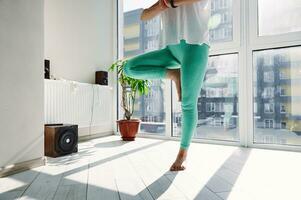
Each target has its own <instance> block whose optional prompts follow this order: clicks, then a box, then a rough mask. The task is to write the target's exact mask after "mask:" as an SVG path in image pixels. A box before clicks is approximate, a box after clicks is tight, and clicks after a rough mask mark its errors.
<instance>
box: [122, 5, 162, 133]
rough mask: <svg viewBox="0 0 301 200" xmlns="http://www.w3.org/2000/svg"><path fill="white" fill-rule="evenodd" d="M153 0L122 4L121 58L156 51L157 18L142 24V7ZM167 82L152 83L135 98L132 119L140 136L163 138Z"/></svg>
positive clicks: (155, 81)
mask: <svg viewBox="0 0 301 200" xmlns="http://www.w3.org/2000/svg"><path fill="white" fill-rule="evenodd" d="M154 2H156V1H153V0H148V1H141V0H125V1H124V2H123V5H124V7H123V11H124V15H123V25H124V27H123V44H124V45H123V55H124V56H123V57H124V58H131V57H133V56H136V55H139V54H142V53H145V52H148V51H151V50H155V49H158V48H159V46H158V44H159V41H158V39H159V38H158V37H159V30H160V29H159V28H160V21H159V17H156V18H153V19H152V20H149V21H146V22H143V21H141V20H140V15H141V12H142V11H143V8H146V7H148V6H150V5H152V3H154ZM165 84H166V80H151V85H150V90H149V93H148V94H147V95H143V96H137V98H136V100H135V110H134V113H133V117H134V118H139V119H141V121H142V123H141V125H140V133H141V134H155V135H165V133H166V100H165V97H166V95H165V93H166V91H165Z"/></svg>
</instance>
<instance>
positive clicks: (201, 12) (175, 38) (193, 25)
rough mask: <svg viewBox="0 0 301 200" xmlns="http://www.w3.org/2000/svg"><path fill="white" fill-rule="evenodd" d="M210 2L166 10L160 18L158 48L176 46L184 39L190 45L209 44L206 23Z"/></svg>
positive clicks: (203, 1) (201, 0)
mask: <svg viewBox="0 0 301 200" xmlns="http://www.w3.org/2000/svg"><path fill="white" fill-rule="evenodd" d="M210 15H211V0H200V1H199V2H195V3H192V4H185V5H181V6H178V7H177V8H168V9H166V10H165V11H163V12H162V13H160V16H161V20H160V21H161V30H160V31H161V32H160V36H159V37H160V46H161V47H165V46H166V45H168V44H177V43H179V42H180V40H181V39H185V40H186V42H187V43H190V44H202V43H206V44H207V45H208V46H209V47H210V43H209V28H208V22H209V18H210Z"/></svg>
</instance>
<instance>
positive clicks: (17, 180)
mask: <svg viewBox="0 0 301 200" xmlns="http://www.w3.org/2000/svg"><path fill="white" fill-rule="evenodd" d="M178 148H179V142H178V141H167V140H159V139H149V138H136V141H133V142H125V141H121V140H120V137H119V136H108V137H103V138H97V139H93V140H90V141H86V142H82V143H80V144H79V152H78V153H75V154H71V155H67V156H63V157H59V158H47V165H46V166H42V167H38V168H35V169H32V170H28V171H25V172H22V173H19V174H15V175H13V176H9V177H5V178H0V200H4V199H5V200H10V199H39V200H40V199H59V200H62V199H80V200H82V199H89V200H95V199H109V200H132V199H137V200H138V199H139V200H140V199H143V200H144V199H145V200H154V199H161V200H187V199H189V200H222V199H224V200H226V199H227V200H242V199H243V200H266V199H273V200H283V199H290V200H300V193H299V184H298V183H299V181H300V180H301V173H300V169H301V153H297V152H287V151H273V150H264V149H246V148H240V147H234V146H222V145H210V144H200V143H192V144H191V147H190V149H189V153H188V163H187V164H188V165H187V166H186V167H187V169H186V170H185V171H180V172H170V171H169V167H170V165H171V164H172V162H173V161H174V159H175V157H176V155H177V151H178Z"/></svg>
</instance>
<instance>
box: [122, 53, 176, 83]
mask: <svg viewBox="0 0 301 200" xmlns="http://www.w3.org/2000/svg"><path fill="white" fill-rule="evenodd" d="M179 65H180V63H179V62H177V60H176V59H175V57H174V56H173V55H172V54H171V52H170V51H169V49H167V48H163V49H159V50H155V51H151V52H147V53H144V54H141V55H138V56H135V57H133V58H130V59H128V60H127V62H126V64H125V66H124V73H125V75H127V76H129V77H132V78H135V79H144V80H146V79H164V78H166V75H167V69H168V68H170V67H173V68H174V66H179Z"/></svg>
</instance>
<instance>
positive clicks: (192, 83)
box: [181, 44, 209, 149]
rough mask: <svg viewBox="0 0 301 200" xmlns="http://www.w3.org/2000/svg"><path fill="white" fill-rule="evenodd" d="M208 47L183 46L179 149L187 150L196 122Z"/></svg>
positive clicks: (204, 45) (203, 45)
mask: <svg viewBox="0 0 301 200" xmlns="http://www.w3.org/2000/svg"><path fill="white" fill-rule="evenodd" d="M208 51H209V47H208V46H207V45H206V44H202V45H191V44H187V45H185V52H184V56H183V61H182V67H181V87H182V104H181V107H182V136H181V148H182V149H188V147H189V145H190V141H191V138H192V135H193V133H194V132H195V130H196V125H197V120H198V108H197V103H198V96H199V94H200V91H201V87H202V84H203V80H204V76H205V73H206V68H207V62H208Z"/></svg>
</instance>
